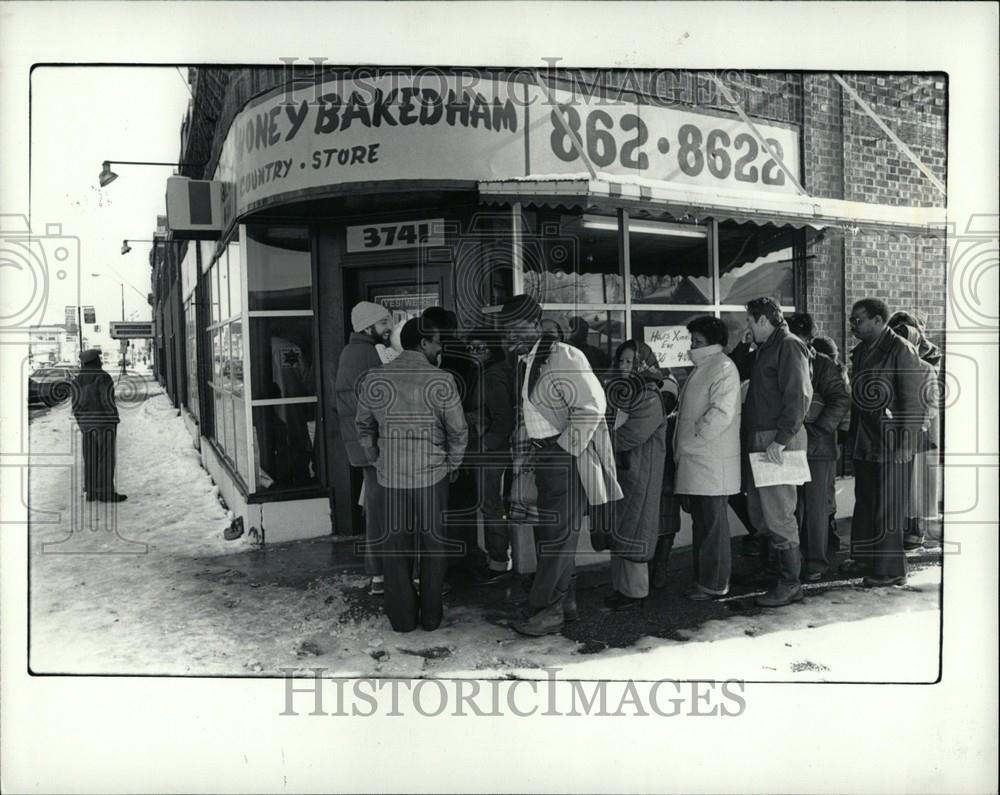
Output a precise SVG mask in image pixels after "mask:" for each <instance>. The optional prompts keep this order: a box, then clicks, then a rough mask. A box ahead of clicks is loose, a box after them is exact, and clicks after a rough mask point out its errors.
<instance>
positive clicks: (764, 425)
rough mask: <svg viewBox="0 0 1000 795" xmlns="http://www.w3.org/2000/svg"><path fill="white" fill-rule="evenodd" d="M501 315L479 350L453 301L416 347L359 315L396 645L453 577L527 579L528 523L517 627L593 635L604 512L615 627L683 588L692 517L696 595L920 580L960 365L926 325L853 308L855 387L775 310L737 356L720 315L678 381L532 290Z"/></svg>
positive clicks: (375, 518) (810, 335)
mask: <svg viewBox="0 0 1000 795" xmlns="http://www.w3.org/2000/svg"><path fill="white" fill-rule="evenodd" d="M492 309H493V310H494V311H493V312H492V313H491V314H492V317H493V323H494V325H493V326H492V327H490V328H477V329H471V330H467V331H465V333H460V330H459V324H458V320H457V318H456V316H455V315H454V313H452V312H449V311H447V310H445V309H443V308H441V307H432V308H430V309H427V310H425V311H424V312H423V313H422V314H421V315H420V316H419V317H413V318H411V319H409V320H407V321H405V322H404V323H400V324H399V325H398V326H397V327H396V328H395V329H393V325H392V320H391V316H390V314H389V312H388V310H386V309H384V308H383V307H381V306H379V305H377V304H374V303H368V302H362V303H361V304H359V305H357V306H355V307H354V309H353V311H352V313H351V319H352V325H353V328H354V333H353V334H352V335H351V338H350V340H349V342H348V345H347V346H346V347H345V348H344V350H343V352H342V354H341V357H340V363H339V368H338V373H337V394H338V403H337V407H338V413H339V418H340V431H341V437H342V439H343V441H344V444H345V446H346V448H347V454H348V457H349V460H350V463H351V465H352V466H355V467H358V468H360V469H362V471H363V483H364V485H363V489H362V492H363V493H362V497H361V502H362V504H363V506H364V514H365V523H366V543H365V549H366V555H365V560H366V570H367V573H368V574H369V575H370V576H371V583H372V593H373V594H379V595H384V599H385V612H386V614H387V616H388V618H389V621H390V623H391V625H392V627H393V629H394V630H396V631H399V632H408V631H411V630H413V629H416V628H417V627H418V626H420V627H422V628H423V629H424V630H434V629H436V628H437V627H438V626H439V625H440V623H441V620H442V616H443V607H442V595H443V593H444V592H445V590H446V588H447V583H446V580H447V577H448V572H449V569H450V568H456V567H462V568H465V569H466V570H468V571H469V572H470V573H471V574H472V575H473V577H474V578H475V580H476V581H477V582H479V583H481V584H484V585H488V584H491V583H496V582H503V581H505V580H506V579H507V578H509V577H510V576H511V572H512V565H511V560H512V556H511V549H512V541H513V539H512V527H513V526H514V525H515V523H516V524H518V525H530V526H532V527H533V534H534V539H533V540H534V553H535V558H536V562H537V565H536V570H535V573H534V576H533V578H532V581H531V587H530V593H529V595H528V600H527V604H526V605H525V607H524V611H523V615H522V617H521V619H520V620H519V621H517V622H515V623H514V625H513V626H514V629H515V630H516V631H517V632H519V633H521V634H524V635H528V636H541V635H547V634H550V633H554V632H558V631H560V630H561V629H562V627H563V625H564V623H565V622H566V621H572V620H574V619H575V618H576V617H577V606H576V595H575V579H576V578H575V556H576V552H577V548H578V543H579V533H580V532H581V529H582V527H583V524H584V519H585V518H587V520H588V524H589V529H590V534H591V542H592V545H593V547H594V548H595V549H597V550H605V549H606V550H609V551H610V560H611V570H610V579H611V589H610V592H609V594H608V595H607V597H606V599H605V605H606V607H607V608H608V609H610V610H614V611H622V610H630V609H635V608H639V607H641V606H642V604H643V600H644V599H645V598H646V597H647V596H648V594H649V591H650V589H651V588H663V587H665V586H666V584H667V582H668V580H669V560H670V554H671V549H672V548H673V545H674V540H675V538H676V535H677V533H678V531H679V529H680V526H681V511H684V512H686V513H688V514H690V516H691V526H692V532H693V555H692V560H693V569H694V571H693V574H694V582H693V585H692V586H691V587H690V588H689V589H687V590H686V591H685V592H684V595H685V596H686V597H687V598H688V599H691V600H694V601H710V600H716V599H720V598H723V597H725V596H727V595H728V594H729V592H730V587H731V585H732V584H733V583H736V584H748V585H753V586H759V587H762V588H763V589H764V593H763V594H761V595H760V596H758V597H757V599H756V601H757V604H758V605H760V606H762V607H769V608H778V607H783V606H785V605H789V604H792V603H794V602H797V601H800V600H801V599H802V598H803V590H802V583H803V582H816V581H819V580H822V579H823V578H825V577H827V576H829V575H831V574H837V575H838V576H839V575H850V576H859V577H862V578H863V580H862V583H863V584H864V585H865V586H866V587H885V586H892V585H899V584H902V583H904V582H905V578H906V556H905V551H906V549H908V548H915V547H917V546H920V545H921V544H922V543H923V536H924V534H925V533H926V532H927V522H928V519H929V518H931V517H935V516H936V514H937V504H938V493H937V487H936V484H937V482H938V480H937V478H936V477H935V474H936V473H935V466H936V464H935V460H936V455H937V454H936V448H937V446H938V443H939V439H938V436H939V425H938V418H937V411H936V408H935V405H936V397H935V396H936V390H935V388H934V386H935V384H936V381H937V374H938V368H939V367H940V362H941V352H940V351H939V350H938V349H937V348H936V347H935V346H934V345H933V344H932V343H930V341H929V340H927V338H926V336H925V335H924V330H923V328H922V326H921V324H920V323H919V322H918V321H917V319H916V318H915V317H914V316H913V315H911V314H908V313H905V312H896V313H893V314H890V312H889V309H888V307H887V306H886V305H885V303H884V302H883V301H881V300H879V299H875V298H866V299H863V300H861V301H858V302H857V303H855V304H854V306H853V307H852V309H851V315H850V325H851V329H852V331H853V334H854V336H855V337H856V338H857V340H858V344H857V345H856V346H855V347H854V348H853V349H852V351H851V353H850V362H851V372H850V381H849V379H848V373H847V370H846V368H845V367H844V366H843V365H842V364H841V363H840V361H839V351H838V350H837V346H836V344H835V343H834V341H833V340H832V339H830V338H829V337H826V336H822V335H817V334H816V333H815V328H814V324H813V321H812V318H811V317H810V316H809V315H808V314H806V313H797V314H793V315H791V316H789V317H787V318H786V317H785V316H784V315H783V314H782V312H781V309H780V307H779V305H778V304H777V303H775V302H774V301H773V300H771V299H770V298H758V299H755V300H753V301H750V302H749V303H748V304H747V305H746V310H747V314H746V331H745V333H744V335H743V336H742V338H741V339H740V341H739V342H738V344H736V345H735V346H734V347H733V348H732V350H730V351H729V352H727V348H728V347H729V342H730V340H729V331H728V329H727V327H726V325H725V324H724V323H723V322H722V321H721V320H720V319H719V318H716V317H713V316H710V315H704V316H699V317H696V318H694V319H693V320H691V321H690V322H689V323H688V324H687V330H688V332H689V334H690V339H691V345H690V352H689V356H690V360H691V365H692V366H691V368H690V369H686V372H685V373H684V377H683V383H682V384H679V383H678V379H677V378H676V377H675V375H674V374H673V373H671V372H670V370H669V369H667V368H664V367H662V366H661V365H660V362H659V361H658V360H657V357H656V355H655V353H654V351H653V350H651V348H650V347H649V346H648V345H647V344H646V343H645V342H643V341H641V340H638V339H632V340H627V341H625V342H623V343H622V344H621V345H619V346H618V348H617V350H616V351H615V353H614V356H613V357H611V358H610V359H609V357H608V356H607V355H606V354H605V353H604V352H603V351H601V350H600V349H598V348H596V347H594V346H591V345H589V343H588V342H587V336H588V331H589V329H588V328H587V326H586V322H585V321H583V319H580V318H577V319H574V321H573V325H572V326H571V327H570V328H568V329H563V328H562V326H560V325H559V324H558V323H555V322H554V321H552V320H551V319H548V318H543V317H542V310H541V307H540V306H539V304H538V303H537V302H536V301H535V300H534V299H533V298H532V297H530V296H528V295H517V296H513V297H512V298H510V299H509V300H507V301H506V302H504V303H503V304H502V305H501V306H498V307H493V308H492ZM393 349H394V350H393ZM838 437H841V438H838ZM842 442H843V444H844V449H845V455H847V456H849V457H850V458H851V459H852V465H853V471H854V474H855V507H854V512H853V519H852V525H851V540H850V554H849V557H848V559H847V561H846V562H845V563H843V564H842V565H841V566H840V567H838V568H837V569H834V567H833V560H834V558H833V554H834V553H836V552H838V551H839V546H840V540H839V536H838V535H837V533H836V525H835V516H836V505H835V476H836V469H837V460H838V457H839V455H840V452H839V451H840V448H841V443H842ZM730 508H733V511H734V513H735V514H736V516H737V517H739V518H740V521H741V522H742V524H743V525H744V527H745V529H746V531H747V533H748V536H747V540H745V541H744V542H743V545H742V547H741V551H742V553H743V554H744V555H752V556H756V557H757V559H758V561H759V566H758V567H757V568H756V569H755V570H753V571H751V572H749V573H742V574H740V573H737V572H734V570H733V569H734V567H733V559H732V544H731V536H732V528H731V527H730V520H729V509H730ZM480 524H481V525H482V528H483V536H484V544H483V546H485V550H483V549H482V548H481V547H480V544H479V540H478V539H479V535H478V530H479V526H480Z"/></svg>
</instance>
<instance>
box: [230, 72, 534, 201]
mask: <svg viewBox="0 0 1000 795" xmlns="http://www.w3.org/2000/svg"><path fill="white" fill-rule="evenodd" d="M512 92H519V93H520V94H521V96H522V97H523V86H520V85H518V84H515V83H507V82H505V81H502V80H483V81H478V82H477V83H476V85H475V86H474V87H471V88H470V87H469V86H468V78H466V79H465V80H464V82H462V81H460V79H459V77H458V76H453V77H452V76H444V75H438V76H436V77H435V78H433V79H426V78H425V79H423V80H421V79H420V78H418V77H406V76H398V75H394V76H391V77H384V78H378V79H371V80H365V81H361V80H358V81H349V80H337V81H334V82H331V83H329V84H321V85H319V86H309V87H307V88H302V89H298V90H293V91H288V90H282V91H279V92H276V93H274V94H271V95H269V96H268V97H266V98H264V99H263V100H262V101H260V102H258V103H257V104H255V105H253V106H252V107H248V108H246V109H245V110H244V111H243V112H241V113H240V114H239V115H238V116H237V117H236V119H235V120H234V122H233V125H232V127H231V128H230V130H229V135H228V136H227V138H226V141H225V144H224V146H223V152H222V155H221V156H220V159H219V169H218V171H217V176H216V178H217V179H222V180H224V181H228V182H232V183H233V184H234V185H235V186H236V206H237V213H238V214H239V215H242V214H243V213H244V212H246V211H248V210H252V209H254V208H256V207H258V206H260V205H261V204H263V203H267V202H268V201H269V200H275V199H277V198H278V197H279V196H280V197H283V198H290V197H289V196H287V194H299V193H300V192H303V191H308V190H309V189H310V188H323V187H326V186H329V185H331V184H341V183H351V182H372V181H378V180H407V179H440V180H447V179H461V180H479V179H494V178H500V177H509V176H512V175H513V176H520V175H523V174H524V167H525V153H524V133H523V130H522V120H523V118H524V107H523V105H524V100H523V99H518V98H517V97H515V96H512Z"/></svg>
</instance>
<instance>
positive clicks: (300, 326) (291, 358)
mask: <svg viewBox="0 0 1000 795" xmlns="http://www.w3.org/2000/svg"><path fill="white" fill-rule="evenodd" d="M249 322H250V334H251V336H250V356H251V357H252V359H253V366H252V368H251V372H252V377H253V398H254V399H256V400H260V399H267V398H270V399H274V398H293V397H306V396H310V397H311V396H313V395H315V394H316V383H315V377H314V374H313V356H312V327H313V319H312V318H311V317H255V318H250V321H249Z"/></svg>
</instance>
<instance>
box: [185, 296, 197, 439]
mask: <svg viewBox="0 0 1000 795" xmlns="http://www.w3.org/2000/svg"><path fill="white" fill-rule="evenodd" d="M195 308H196V307H195V301H194V297H193V296H192V297H191V298H189V299H188V300H187V302H186V303H185V304H184V332H185V333H184V336H185V343H186V347H185V350H186V352H187V362H186V366H187V386H188V393H187V409H188V411H190V412H191V414H193V415H194V418H195V419H196V420H199V421H200V416H199V415H200V411H199V407H198V345H197V342H198V323H197V318H196V317H195Z"/></svg>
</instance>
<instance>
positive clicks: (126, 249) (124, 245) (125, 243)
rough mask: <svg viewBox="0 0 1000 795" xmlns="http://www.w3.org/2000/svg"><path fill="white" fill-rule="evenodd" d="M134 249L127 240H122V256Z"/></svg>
mask: <svg viewBox="0 0 1000 795" xmlns="http://www.w3.org/2000/svg"><path fill="white" fill-rule="evenodd" d="M131 250H132V246H130V245H129V244H128V241H127V240H123V241H122V256H125V255H126V254H128V253H129V252H130V251H131Z"/></svg>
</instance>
